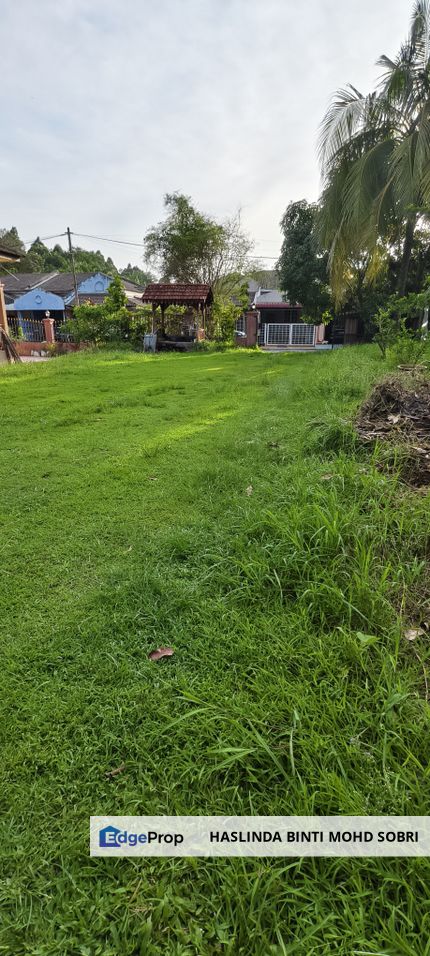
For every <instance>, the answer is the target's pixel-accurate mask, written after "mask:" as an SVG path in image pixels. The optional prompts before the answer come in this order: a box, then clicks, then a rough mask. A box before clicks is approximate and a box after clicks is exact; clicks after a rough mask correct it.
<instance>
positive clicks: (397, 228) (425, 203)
mask: <svg viewBox="0 0 430 956" xmlns="http://www.w3.org/2000/svg"><path fill="white" fill-rule="evenodd" d="M379 65H380V66H381V67H382V69H383V70H384V74H383V76H382V78H381V80H380V82H379V84H378V86H377V88H376V90H375V91H373V92H372V93H370V94H368V95H367V96H364V95H362V94H361V93H360V92H359V91H358V90H356V89H355V88H354V87H353V86H348V87H347V88H346V89H344V90H340V91H339V92H338V93H337V94H336V98H335V100H334V102H333V103H332V105H331V107H330V108H329V110H328V112H327V114H326V116H325V119H324V122H323V125H322V131H321V144H320V145H321V158H322V167H323V174H324V189H323V194H322V201H321V205H322V216H321V235H322V242H323V245H324V246H325V247H327V248H328V249H329V251H330V255H329V265H330V274H331V284H332V287H333V290H334V293H335V295H336V298H337V299H338V300H341V299H342V297H344V295H345V289H346V288H347V285H348V282H347V277H348V270H349V267H350V260H351V257H353V258H354V257H355V258H364V256H367V257H368V268H367V275H368V278H369V280H374V278H375V276H376V275H377V273H378V271H379V270H380V269H381V268H383V267H384V266H386V263H387V259H388V257H389V254H390V250H391V249H393V248H395V247H396V245H398V246H399V247H400V257H399V268H398V275H397V291H398V292H399V294H401V295H402V294H403V293H404V291H405V289H406V285H407V279H408V273H409V268H410V263H411V256H412V252H413V248H414V240H415V234H416V229H417V226H418V224H419V222H420V219H421V217H427V216H428V213H429V209H430V9H429V4H428V2H427V0H416V2H415V4H414V7H413V15H412V22H411V28H410V32H409V35H408V38H407V40H406V42H405V43H404V44H403V45H402V47H401V49H400V52H399V54H398V56H397V57H396V58H395V59H394V60H392V59H390V58H389V57H387V56H383V57H381V59H380V60H379Z"/></svg>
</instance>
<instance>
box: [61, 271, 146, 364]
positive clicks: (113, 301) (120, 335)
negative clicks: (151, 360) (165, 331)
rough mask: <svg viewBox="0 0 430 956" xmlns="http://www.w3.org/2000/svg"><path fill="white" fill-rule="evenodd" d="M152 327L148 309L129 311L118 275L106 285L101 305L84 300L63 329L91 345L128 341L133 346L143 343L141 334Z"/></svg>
mask: <svg viewBox="0 0 430 956" xmlns="http://www.w3.org/2000/svg"><path fill="white" fill-rule="evenodd" d="M151 327H152V311H151V309H150V308H148V307H147V308H145V307H143V308H141V309H137V310H136V311H134V312H131V311H130V310H129V309H128V308H127V296H126V294H125V292H124V289H123V287H122V284H121V279H120V278H119V276H115V278H114V279H112V282H111V284H110V286H109V289H108V293H107V296H106V298H105V300H104V302H102V304H101V305H92V304H91V303H89V302H84V303H83V304H82V305H79V306H76V308H75V309H74V312H73V319H71V320H70V321H69V322H65V323H64V325H63V329H64V331H65V332H69V333H70V334H71V335H73V337H74V339H75V341H76V342H90V343H91V344H92V345H103V344H111V345H119V344H121V343H128V344H130V345H131V346H132V347H134V348H139V347H141V346H142V342H143V336H144V335H145V333H146V332H149V331H150V330H151Z"/></svg>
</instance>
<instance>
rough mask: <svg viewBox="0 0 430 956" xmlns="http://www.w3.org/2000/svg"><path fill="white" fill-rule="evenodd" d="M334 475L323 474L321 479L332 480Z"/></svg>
mask: <svg viewBox="0 0 430 956" xmlns="http://www.w3.org/2000/svg"><path fill="white" fill-rule="evenodd" d="M332 478H333V475H321V481H331V480H332Z"/></svg>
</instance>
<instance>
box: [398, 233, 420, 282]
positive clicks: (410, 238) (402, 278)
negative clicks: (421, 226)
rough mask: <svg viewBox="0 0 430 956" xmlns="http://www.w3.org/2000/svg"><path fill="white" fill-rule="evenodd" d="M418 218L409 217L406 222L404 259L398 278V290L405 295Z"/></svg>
mask: <svg viewBox="0 0 430 956" xmlns="http://www.w3.org/2000/svg"><path fill="white" fill-rule="evenodd" d="M415 225H416V218H415V216H414V217H413V218H412V219H408V220H407V223H406V232H405V241H404V243H403V251H402V259H401V263H400V272H399V278H398V280H397V292H398V293H399V295H404V294H405V291H406V283H407V281H408V273H409V265H410V261H411V254H412V247H413V244H414V234H415Z"/></svg>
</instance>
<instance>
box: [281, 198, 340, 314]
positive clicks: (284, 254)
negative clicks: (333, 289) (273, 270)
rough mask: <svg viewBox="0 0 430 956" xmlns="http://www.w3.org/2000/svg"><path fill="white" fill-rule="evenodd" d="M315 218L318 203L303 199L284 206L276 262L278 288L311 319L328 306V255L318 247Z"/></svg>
mask: <svg viewBox="0 0 430 956" xmlns="http://www.w3.org/2000/svg"><path fill="white" fill-rule="evenodd" d="M316 219H317V206H316V205H315V204H313V203H308V202H306V200H305V199H302V200H300V201H299V202H291V203H290V204H289V205H288V206H287V209H286V211H285V213H284V215H283V217H282V219H281V223H280V225H281V229H282V233H283V237H284V238H283V242H282V248H281V255H280V257H279V260H278V263H277V268H278V273H279V281H280V286H281V289H283V290H284V291H285V292H287V293H288V297H289V299H290V300H291V301H292V302H299V303H300V304H301V305H302V306H303V309H304V312H305V314H307V315H309V316H310V317H311V318H320V317H321V315H322V313H323V312H325V310H326V309H328V307H329V305H330V290H329V288H328V273H327V260H328V255H327V253H322V252H321V251H320V249H319V244H318V237H317V230H316Z"/></svg>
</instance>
